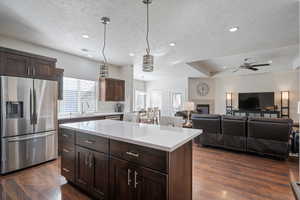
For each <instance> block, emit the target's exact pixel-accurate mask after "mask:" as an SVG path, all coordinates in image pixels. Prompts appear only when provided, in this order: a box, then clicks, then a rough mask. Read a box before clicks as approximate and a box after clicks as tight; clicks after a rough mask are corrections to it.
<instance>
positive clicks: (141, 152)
mask: <svg viewBox="0 0 300 200" xmlns="http://www.w3.org/2000/svg"><path fill="white" fill-rule="evenodd" d="M110 153H111V155H113V156H115V157H118V158H122V159H124V160H127V161H130V162H134V163H137V164H141V165H143V166H145V167H148V168H151V169H155V170H158V171H161V172H165V173H167V171H168V170H167V167H168V165H167V160H168V154H167V152H164V151H160V150H156V149H151V148H147V147H143V146H139V145H134V144H129V143H126V142H120V141H116V140H110Z"/></svg>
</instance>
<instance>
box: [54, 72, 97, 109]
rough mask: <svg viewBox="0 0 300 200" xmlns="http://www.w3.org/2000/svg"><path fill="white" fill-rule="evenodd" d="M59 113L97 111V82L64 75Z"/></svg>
mask: <svg viewBox="0 0 300 200" xmlns="http://www.w3.org/2000/svg"><path fill="white" fill-rule="evenodd" d="M63 90H64V99H63V101H61V102H60V105H59V113H60V114H68V113H81V112H96V82H95V81H88V80H80V79H75V78H66V77H64V88H63Z"/></svg>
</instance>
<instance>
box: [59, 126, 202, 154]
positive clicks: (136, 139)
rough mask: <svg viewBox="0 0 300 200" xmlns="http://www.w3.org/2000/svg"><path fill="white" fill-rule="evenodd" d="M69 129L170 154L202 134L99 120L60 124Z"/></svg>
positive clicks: (173, 128)
mask: <svg viewBox="0 0 300 200" xmlns="http://www.w3.org/2000/svg"><path fill="white" fill-rule="evenodd" d="M60 128H65V129H71V130H75V131H79V132H83V133H87V134H92V135H97V136H101V137H106V138H109V139H113V140H118V141H123V142H127V143H132V144H137V145H141V146H145V147H149V148H153V149H158V150H163V151H167V152H172V151H174V150H176V149H177V148H178V147H180V146H182V145H183V144H185V143H187V142H189V141H191V140H192V139H194V138H195V137H197V136H199V135H200V134H201V133H202V130H200V129H188V128H177V127H168V126H159V125H151V124H139V123H133V122H125V121H116V120H99V121H89V122H77V123H70V124H61V125H60Z"/></svg>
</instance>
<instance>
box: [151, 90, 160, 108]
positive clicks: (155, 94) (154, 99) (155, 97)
mask: <svg viewBox="0 0 300 200" xmlns="http://www.w3.org/2000/svg"><path fill="white" fill-rule="evenodd" d="M161 106H162V91H158V90H157V91H151V96H150V107H151V108H155V107H158V108H159V109H161V108H162V107H161Z"/></svg>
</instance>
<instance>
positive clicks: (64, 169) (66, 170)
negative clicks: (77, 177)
mask: <svg viewBox="0 0 300 200" xmlns="http://www.w3.org/2000/svg"><path fill="white" fill-rule="evenodd" d="M62 170H63V171H65V172H67V173H69V172H70V170H68V169H66V168H62Z"/></svg>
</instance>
